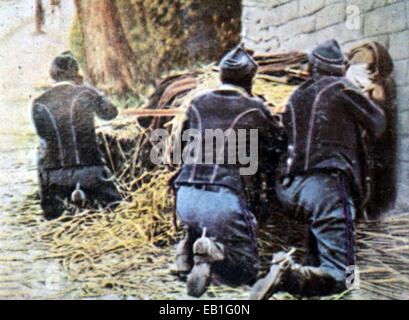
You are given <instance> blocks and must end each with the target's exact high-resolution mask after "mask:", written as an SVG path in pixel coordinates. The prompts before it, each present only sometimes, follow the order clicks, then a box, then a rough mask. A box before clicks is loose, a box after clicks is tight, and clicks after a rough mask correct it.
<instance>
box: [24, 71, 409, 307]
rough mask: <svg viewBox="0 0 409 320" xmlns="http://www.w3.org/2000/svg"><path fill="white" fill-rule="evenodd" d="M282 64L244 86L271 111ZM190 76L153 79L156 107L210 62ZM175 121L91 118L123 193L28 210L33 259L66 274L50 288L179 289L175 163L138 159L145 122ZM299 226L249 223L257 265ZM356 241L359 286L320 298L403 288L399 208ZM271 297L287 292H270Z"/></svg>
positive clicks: (362, 230) (174, 102)
mask: <svg viewBox="0 0 409 320" xmlns="http://www.w3.org/2000/svg"><path fill="white" fill-rule="evenodd" d="M280 70H281V71H280V72H283V70H282V69H280ZM268 72H270V71H268ZM284 73H285V75H284V76H280V77H277V76H274V75H271V74H269V75H266V74H259V75H258V77H257V80H256V83H255V87H254V91H255V93H256V94H258V95H262V96H263V97H264V98H265V99H266V100H267V102H268V103H269V104H270V106H272V107H274V108H275V110H277V112H279V111H280V110H281V107H282V106H283V104H284V103H285V101H286V99H288V96H289V95H290V93H291V92H292V91H293V90H294V89H295V88H296V86H294V85H292V84H290V83H291V81H292V80H291V79H294V78H292V77H291V76H289V74H290V73H286V72H284ZM192 77H193V78H195V82H194V86H193V87H192V88H190V89H189V90H186V88H184V89H183V90H182V92H180V91H178V89H179V88H181V87H178V86H173V87H171V86H170V85H171V84H172V83H173V84H174V82H173V81H168V83H167V84H166V85H165V86H163V87H161V90H162V93H161V94H158V95H157V97H159V100H160V98H162V97H164V96H166V97H167V98H166V103H165V104H163V103H162V104H160V105H161V106H160V108H170V107H172V108H175V107H177V108H186V107H187V106H188V104H189V101H190V100H191V98H192V97H193V96H194V95H195V94H196V93H197V92H199V91H201V90H202V89H205V88H206V89H207V88H212V87H215V86H216V85H217V83H218V80H217V79H218V74H217V70H216V69H215V68H214V67H213V66H208V67H205V68H202V69H200V70H196V71H195V73H186V74H183V75H178V76H177V77H175V78H174V79H179V80H181V78H182V79H185V80H186V79H187V78H192ZM289 82H290V83H289ZM185 84H186V82H185ZM159 87H160V86H159ZM169 88H170V89H169ZM168 89H169V90H168ZM166 90H168V91H167V92H166ZM172 90H174V91H172ZM172 92H173V93H172ZM175 92H177V93H175ZM153 97H154V96H153ZM151 101H152V99H151ZM157 106H158V104H157V105H156V107H157ZM148 107H151V108H152V107H154V106H153V105H152V104H151V105H150V106H149V105H148ZM182 121H183V114H181V115H178V116H177V117H175V118H169V119H166V121H163V119H161V121H160V122H155V121H153V122H152V123H150V125H149V126H147V127H143V126H141V125H139V124H137V123H136V122H135V121H133V120H132V119H127V120H126V121H121V122H118V123H114V124H112V126H111V127H104V128H101V130H100V133H99V137H100V140H101V145H102V149H103V150H105V152H106V154H105V156H106V161H107V164H108V165H109V166H110V167H111V169H112V170H113V171H114V172H115V179H116V180H117V182H118V185H119V186H120V189H121V191H122V193H123V194H124V196H125V201H124V202H123V203H122V204H121V205H120V206H119V207H118V208H117V209H116V210H115V212H103V211H98V212H88V211H87V212H80V213H77V214H76V215H74V216H63V217H61V218H60V219H58V220H56V221H52V222H41V223H39V222H38V220H39V219H38V216H36V219H34V218H33V217H31V218H28V217H27V219H28V220H29V221H30V224H31V225H32V226H31V229H30V230H31V232H30V234H31V236H32V237H33V239H34V240H35V242H36V243H38V244H40V245H41V246H42V248H43V250H42V252H43V254H42V255H41V256H40V257H38V259H40V260H41V259H42V260H57V261H59V262H60V263H61V266H62V268H63V270H64V272H66V274H67V277H68V279H69V282H70V283H71V285H69V286H67V287H65V288H64V290H61V291H60V292H59V296H60V297H72V296H74V297H104V296H112V295H114V296H116V297H122V298H130V297H132V298H137V299H157V298H163V299H174V298H184V297H186V296H185V286H184V284H183V283H182V282H180V281H178V280H177V279H176V278H175V277H174V276H172V275H171V273H170V272H169V269H170V266H171V263H172V262H173V256H174V249H173V244H174V243H175V242H176V240H177V239H178V238H179V237H180V231H181V230H180V227H176V226H175V223H174V203H173V196H172V192H171V190H170V188H169V186H168V181H169V179H170V178H171V176H172V175H173V173H174V169H175V168H169V167H152V166H150V165H149V164H147V162H146V161H144V159H145V158H144V155H146V154H147V152H148V151H149V148H150V147H149V141H148V139H147V133H148V132H149V130H151V129H152V128H153V127H155V126H161V127H164V128H168V129H169V130H170V132H171V133H172V134H176V132H177V130H179V129H180V123H181V122H182ZM112 129H114V130H112ZM169 152H171V148H169ZM141 159H142V160H141ZM28 220H27V221H28ZM33 221H36V222H35V223H34V222H33ZM302 230H306V225H305V224H304V223H302V222H299V223H298V224H297V225H294V221H292V220H291V219H290V218H289V217H286V216H284V215H282V214H279V213H274V214H272V217H271V218H270V219H269V220H268V221H267V222H266V223H265V225H264V226H263V228H262V229H261V230H260V233H259V246H260V256H261V259H262V272H264V271H266V270H267V269H268V263H269V260H270V259H271V254H272V253H273V252H275V251H278V250H288V249H289V247H291V246H296V247H297V248H300V250H298V253H299V256H301V255H302V253H303V249H302V248H303V242H304V239H305V237H304V234H303V232H301V231H302ZM357 243H358V257H357V260H358V266H359V268H360V272H361V278H362V279H361V290H355V291H352V292H345V293H343V294H342V295H337V296H331V297H327V298H328V299H340V298H351V299H353V298H362V297H363V298H372V297H375V298H405V297H407V296H408V295H409V283H408V275H409V274H408V273H409V272H408V271H407V270H408V268H407V265H408V262H409V214H406V215H399V216H393V217H392V216H391V217H385V218H384V219H383V221H379V222H371V223H367V222H361V223H359V225H358V227H357ZM247 296H248V288H246V287H241V288H228V287H224V286H220V287H215V286H212V287H211V288H210V290H209V291H208V293H207V294H206V296H204V298H224V299H242V298H246V297H247ZM273 298H274V299H275V298H294V297H291V296H288V295H276V296H274V297H273Z"/></svg>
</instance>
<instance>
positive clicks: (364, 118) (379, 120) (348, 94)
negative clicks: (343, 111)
mask: <svg viewBox="0 0 409 320" xmlns="http://www.w3.org/2000/svg"><path fill="white" fill-rule="evenodd" d="M342 92H343V94H342V97H343V98H344V99H345V100H346V105H347V108H348V111H349V112H350V113H351V114H352V115H353V116H354V118H356V119H357V120H358V122H359V123H360V124H361V125H362V127H363V128H364V129H365V130H367V131H368V132H369V133H370V134H371V135H372V136H374V137H375V138H379V137H380V136H382V134H383V133H384V131H385V128H386V118H385V113H384V112H383V110H382V109H381V108H380V107H379V106H378V105H376V104H375V103H373V102H372V101H370V100H369V99H368V98H366V97H365V96H364V95H363V94H361V93H360V92H358V91H356V90H355V89H354V88H350V87H348V86H346V87H345V88H344V89H343V91H342Z"/></svg>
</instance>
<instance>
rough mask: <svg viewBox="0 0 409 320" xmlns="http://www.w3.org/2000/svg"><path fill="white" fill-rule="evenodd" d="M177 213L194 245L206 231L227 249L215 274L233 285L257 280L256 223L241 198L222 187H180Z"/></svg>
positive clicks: (214, 268)
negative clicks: (204, 230)
mask: <svg viewBox="0 0 409 320" xmlns="http://www.w3.org/2000/svg"><path fill="white" fill-rule="evenodd" d="M176 211H177V214H178V216H179V218H180V220H181V221H182V223H183V224H184V226H185V227H186V228H187V231H188V237H189V238H190V239H189V240H190V242H191V243H192V245H193V242H194V241H195V240H196V239H198V238H199V237H200V236H201V234H202V230H203V228H206V229H207V236H208V237H211V238H214V239H215V241H217V242H219V243H221V244H223V245H224V248H225V252H224V253H225V259H224V260H223V261H220V262H216V263H214V264H213V266H212V272H213V273H215V274H216V275H217V276H219V278H222V280H224V281H225V282H227V283H228V284H231V285H241V284H246V283H250V282H252V281H253V280H254V279H255V278H256V276H257V273H258V269H259V258H258V251H257V243H256V236H255V233H256V228H257V222H256V219H255V217H254V215H253V214H252V213H251V212H250V211H249V210H248V209H247V205H246V202H245V200H244V199H243V198H242V197H241V196H240V195H238V194H236V193H235V192H234V191H232V190H230V189H228V188H225V187H221V186H207V185H181V186H179V187H178V188H177V191H176Z"/></svg>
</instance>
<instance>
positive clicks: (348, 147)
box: [273, 41, 385, 295]
mask: <svg viewBox="0 0 409 320" xmlns="http://www.w3.org/2000/svg"><path fill="white" fill-rule="evenodd" d="M310 63H311V64H312V65H313V78H312V79H310V80H308V81H307V82H305V83H304V84H303V85H301V86H300V87H299V88H298V89H297V90H296V91H295V92H294V93H293V95H292V96H291V97H290V99H289V102H288V104H287V109H286V112H285V113H284V115H283V123H284V126H285V129H286V132H287V135H288V151H287V156H286V157H285V158H284V159H283V162H282V163H281V165H280V173H281V179H280V183H278V185H277V194H278V197H279V199H280V200H281V201H282V204H283V206H284V208H285V209H287V211H288V212H289V213H291V214H294V217H297V216H298V217H300V216H301V217H302V218H307V219H308V221H309V230H310V242H309V252H310V266H311V267H310V266H300V265H293V266H292V267H290V268H289V269H288V273H287V275H288V277H287V280H286V281H284V282H283V284H282V286H279V287H277V288H273V291H278V290H285V291H289V292H292V293H299V294H306V295H316V294H317V295H320V294H328V293H332V292H336V291H340V290H343V289H345V287H346V278H347V276H348V275H347V274H346V272H347V270H348V269H347V268H348V267H349V266H353V265H355V241H354V221H355V218H356V215H357V211H358V210H360V209H361V204H362V201H363V199H364V198H365V195H366V193H367V191H368V190H367V189H366V179H367V175H368V172H367V168H368V163H367V162H368V159H367V152H366V150H367V149H368V144H371V143H373V142H374V141H375V139H376V138H377V137H379V136H380V135H381V134H382V133H383V131H384V128H385V119H384V114H383V112H382V110H381V109H380V108H379V107H378V106H377V105H375V104H373V103H372V102H370V101H369V100H368V99H367V98H366V97H364V96H363V95H362V94H361V93H359V92H358V91H357V90H356V89H355V88H354V87H353V86H352V85H351V84H350V83H349V82H348V81H347V80H346V79H345V78H343V77H342V75H343V58H342V53H341V51H340V48H339V46H338V44H337V43H336V42H335V41H328V42H325V43H323V44H322V45H320V46H319V47H318V48H317V49H315V50H314V51H313V53H312V56H311V57H310Z"/></svg>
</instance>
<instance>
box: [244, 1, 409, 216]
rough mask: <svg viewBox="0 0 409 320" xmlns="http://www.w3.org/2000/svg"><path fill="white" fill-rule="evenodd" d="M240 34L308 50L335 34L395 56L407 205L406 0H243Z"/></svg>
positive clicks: (407, 202) (259, 47) (264, 46)
mask: <svg viewBox="0 0 409 320" xmlns="http://www.w3.org/2000/svg"><path fill="white" fill-rule="evenodd" d="M242 27H243V31H242V34H243V40H244V42H245V43H246V45H247V46H248V47H250V48H252V49H254V50H255V51H256V52H276V51H288V50H303V51H309V50H311V49H312V48H314V46H315V45H316V44H317V43H319V42H321V41H323V40H326V39H330V38H336V39H337V40H338V41H339V42H340V44H341V45H342V46H343V48H344V50H345V51H347V50H348V49H349V48H351V47H352V46H355V45H357V44H359V43H360V42H363V41H365V40H376V41H378V42H379V43H381V44H383V45H384V46H385V47H386V48H387V49H388V50H389V52H390V54H391V55H392V58H393V59H394V65H395V71H394V77H395V81H396V84H397V102H398V124H397V126H398V127H397V132H398V135H399V138H398V146H399V148H398V155H397V158H398V163H397V166H398V181H397V184H398V197H397V202H396V208H397V210H408V209H409V0H243V20H242Z"/></svg>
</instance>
